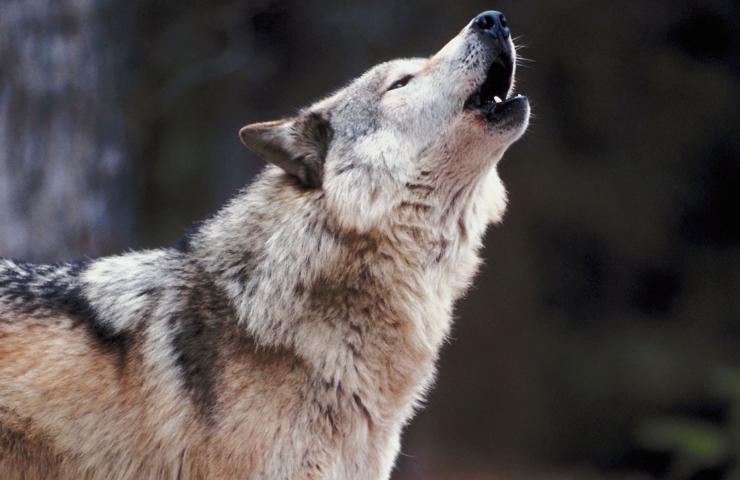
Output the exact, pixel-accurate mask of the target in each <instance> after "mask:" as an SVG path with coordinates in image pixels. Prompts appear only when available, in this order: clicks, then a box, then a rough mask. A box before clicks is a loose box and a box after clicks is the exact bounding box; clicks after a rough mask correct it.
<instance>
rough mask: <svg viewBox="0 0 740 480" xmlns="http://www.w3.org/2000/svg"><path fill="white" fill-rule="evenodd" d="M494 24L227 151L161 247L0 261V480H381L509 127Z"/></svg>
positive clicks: (510, 61)
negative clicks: (206, 209) (233, 174)
mask: <svg viewBox="0 0 740 480" xmlns="http://www.w3.org/2000/svg"><path fill="white" fill-rule="evenodd" d="M515 65H516V54H515V49H514V44H513V42H512V39H511V35H510V31H509V27H508V25H507V22H506V19H505V17H504V16H503V15H502V14H501V13H499V12H493V11H489V12H484V13H481V14H480V15H478V16H476V17H475V18H474V19H473V20H472V21H471V22H470V23H469V24H468V25H466V26H465V28H463V30H462V31H461V32H460V33H459V34H458V35H457V36H456V37H454V38H453V39H452V40H451V41H450V42H449V43H448V44H447V45H446V46H444V48H442V50H440V51H439V52H438V53H436V54H435V55H434V56H432V57H430V58H413V59H402V60H395V61H391V62H387V63H383V64H381V65H378V66H376V67H374V68H372V69H371V70H369V71H368V72H367V73H365V74H364V75H362V76H361V77H359V78H358V79H356V80H354V81H353V82H352V83H350V84H349V85H348V86H346V87H345V88H343V89H341V90H339V91H338V92H337V93H335V94H333V95H331V96H330V97H328V98H326V99H324V100H321V101H319V102H317V103H315V104H313V105H312V106H310V107H308V108H306V109H304V110H301V111H300V113H298V114H297V115H296V116H294V117H291V118H286V119H282V120H277V121H272V122H265V123H257V124H252V125H248V126H246V127H244V128H243V129H242V130H241V131H240V136H241V139H242V141H243V142H244V143H245V144H246V146H247V147H249V148H250V149H252V150H253V151H255V152H256V153H257V154H258V155H260V156H261V157H262V158H263V159H264V160H266V161H267V162H268V163H269V165H268V166H267V167H266V169H265V170H264V172H262V173H261V174H260V176H259V177H258V178H257V179H256V180H255V182H254V183H253V184H252V185H251V186H249V187H248V188H246V189H245V190H244V191H243V192H241V193H240V194H238V195H237V196H236V198H234V199H233V200H232V201H231V202H230V203H229V204H228V205H226V206H225V207H224V208H223V209H222V210H221V211H219V212H218V213H217V214H215V215H214V216H213V217H212V218H210V219H209V220H207V221H205V222H203V223H202V224H201V225H200V226H199V227H197V228H196V229H195V230H194V231H192V232H191V233H190V234H188V235H187V236H186V237H185V238H184V239H183V240H182V241H181V242H180V243H179V244H178V245H177V247H175V248H163V249H158V250H150V251H142V252H133V253H126V254H124V255H119V256H113V257H107V258H101V259H98V260H84V261H81V262H77V263H57V264H53V265H33V264H29V263H22V262H15V261H11V260H4V259H0V478H2V479H15V478H24V479H50V478H64V479H75V480H76V479H106V480H109V479H160V478H163V479H164V478H167V479H175V478H177V479H180V478H192V479H198V478H203V479H215V478H224V479H234V478H249V479H358V480H362V479H373V480H375V479H386V478H388V477H389V476H390V473H391V469H392V467H393V463H394V460H395V457H396V455H397V453H398V450H399V445H400V435H401V430H402V428H403V426H404V424H405V423H406V422H407V421H408V420H409V419H410V418H411V415H412V413H413V412H414V409H415V407H416V406H417V405H418V404H419V401H420V400H421V398H422V396H423V395H424V392H425V390H426V389H427V388H428V387H429V386H430V384H431V382H432V379H433V377H434V365H435V361H436V358H437V354H438V351H439V348H440V345H441V344H442V342H443V341H444V339H445V336H446V335H447V333H448V331H449V328H450V322H451V312H452V307H453V303H454V301H455V300H456V299H457V298H459V297H460V296H461V295H462V294H463V292H464V291H465V289H466V288H467V287H468V285H469V284H470V281H471V279H472V277H473V275H474V273H475V271H476V268H477V265H478V263H479V259H478V255H477V251H478V249H479V248H480V246H481V241H482V236H483V233H484V230H485V229H486V227H487V225H488V224H489V223H491V222H498V221H499V220H500V219H501V217H502V215H503V212H504V209H505V206H506V192H505V190H504V187H503V185H502V184H501V180H500V179H499V177H498V175H497V172H496V166H497V163H498V161H499V160H500V159H501V157H502V155H503V154H504V152H505V151H506V149H507V148H508V147H509V146H510V145H511V144H512V143H513V142H514V141H516V140H517V139H518V138H519V137H520V136H521V135H522V133H523V132H524V131H525V129H526V127H527V124H528V119H529V104H528V101H527V99H526V98H525V97H523V96H521V95H516V96H515V95H513V94H512V89H513V86H512V85H513V79H514V70H515Z"/></svg>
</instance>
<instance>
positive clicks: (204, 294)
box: [170, 278, 234, 422]
mask: <svg viewBox="0 0 740 480" xmlns="http://www.w3.org/2000/svg"><path fill="white" fill-rule="evenodd" d="M198 280H199V281H198V282H197V284H196V286H195V287H194V288H192V289H191V290H190V291H189V292H187V295H188V300H187V305H186V306H185V308H184V310H183V311H180V312H177V313H174V314H173V315H172V317H170V325H171V326H172V327H173V328H174V330H175V335H174V338H173V340H172V346H173V348H174V351H175V355H176V361H177V365H178V367H179V368H180V372H181V376H182V381H183V386H184V388H185V390H187V392H188V394H189V395H190V397H191V399H192V401H193V404H194V405H195V407H196V409H197V411H198V413H199V414H200V415H201V416H202V417H203V418H205V419H206V421H207V422H211V421H212V418H213V414H214V406H215V405H216V400H217V395H216V383H217V375H218V370H219V368H218V363H219V355H218V350H219V347H220V344H221V343H222V342H223V341H224V335H223V332H224V330H223V326H224V324H225V323H226V322H228V321H229V320H228V319H229V318H233V316H234V315H233V312H232V310H231V307H230V305H229V303H228V300H227V299H226V297H225V296H224V295H223V294H222V293H221V292H220V291H219V290H218V288H217V287H216V286H215V285H214V284H212V283H210V282H209V281H207V280H203V279H202V278H201V279H198Z"/></svg>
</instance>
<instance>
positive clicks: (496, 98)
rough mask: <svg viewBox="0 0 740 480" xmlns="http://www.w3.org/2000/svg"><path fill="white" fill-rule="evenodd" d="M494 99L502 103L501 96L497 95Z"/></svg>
mask: <svg viewBox="0 0 740 480" xmlns="http://www.w3.org/2000/svg"><path fill="white" fill-rule="evenodd" d="M493 101H494V102H496V103H501V98H500V97H499V96H498V95H496V96H495V97H493Z"/></svg>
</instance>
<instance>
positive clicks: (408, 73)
mask: <svg viewBox="0 0 740 480" xmlns="http://www.w3.org/2000/svg"><path fill="white" fill-rule="evenodd" d="M515 67H516V53H515V48H514V44H513V41H512V39H511V35H510V31H509V27H508V25H507V22H506V19H505V17H504V16H503V15H502V14H501V13H499V12H493V11H490V12H484V13H481V14H480V15H478V16H477V17H475V18H474V19H473V20H472V21H471V22H470V23H469V24H468V25H466V26H465V28H463V30H462V31H461V32H460V33H459V34H458V35H457V36H456V37H454V38H453V39H452V40H451V41H450V42H449V43H448V44H447V45H445V46H444V47H443V48H442V49H441V50H440V51H439V52H437V53H436V54H435V55H433V56H432V57H430V58H413V59H401V60H395V61H390V62H387V63H383V64H380V65H377V66H376V67H374V68H372V69H370V70H369V71H367V72H366V73H365V74H363V75H362V76H361V77H359V78H357V79H356V80H354V81H353V82H352V83H350V84H349V85H347V86H346V87H344V88H343V89H341V90H339V91H338V92H336V93H335V94H333V95H331V96H330V97H328V98H326V99H324V100H321V101H319V102H317V103H315V104H314V105H312V106H310V107H308V108H306V109H304V110H302V111H301V112H300V113H299V114H298V115H297V116H295V117H293V118H287V119H283V120H277V121H273V122H264V123H256V124H252V125H247V126H246V127H244V128H242V130H241V131H240V136H241V138H242V141H243V142H244V143H245V144H246V145H247V146H248V147H249V148H250V149H252V150H254V151H255V152H256V153H257V154H259V155H260V156H261V157H263V158H264V159H265V160H267V161H268V162H270V163H272V164H274V165H277V166H278V167H281V168H282V169H283V170H285V172H287V174H288V175H284V180H285V188H294V189H295V188H299V189H303V190H309V191H310V190H312V189H313V190H316V191H317V192H318V191H321V192H322V193H323V197H324V198H325V199H326V202H327V205H328V207H329V210H330V211H331V213H333V214H334V215H335V217H336V219H337V221H338V223H339V224H340V225H342V226H345V227H349V228H353V229H357V230H360V231H364V230H367V229H369V228H372V227H374V226H376V225H378V224H379V223H382V222H383V221H384V219H386V218H388V214H389V213H390V212H391V211H392V210H393V209H394V208H395V207H397V206H398V204H399V203H400V202H408V201H410V200H412V199H415V200H420V199H421V198H422V197H423V199H424V201H425V203H424V205H426V206H428V207H429V209H430V210H434V209H438V210H439V211H442V210H445V209H447V210H449V208H446V207H445V205H449V203H450V202H452V201H453V200H454V201H458V202H459V201H460V199H461V198H463V197H464V198H465V199H467V200H468V202H467V203H469V202H470V200H471V199H472V198H473V197H476V196H480V192H479V190H481V188H482V187H481V186H485V184H486V179H487V178H489V177H491V176H495V178H496V180H498V177H497V176H496V175H495V165H496V163H497V162H498V160H499V159H500V158H501V156H502V155H503V153H504V152H505V151H506V149H507V148H508V147H509V146H510V145H511V144H512V143H513V142H514V141H516V140H517V139H518V138H519V137H520V136H521V135H522V134H523V133H524V131H525V129H526V127H527V124H528V120H529V103H528V101H527V98H526V97H523V96H521V95H517V96H512V89H513V83H514V71H515ZM497 185H499V184H497ZM476 192H478V195H476ZM499 193H500V195H499V196H501V197H503V196H504V195H505V193H504V190H503V188H500V189H499ZM494 201H495V199H494ZM504 201H505V200H504V199H503V198H501V199H499V203H504ZM417 204H418V202H417ZM425 208H426V207H425Z"/></svg>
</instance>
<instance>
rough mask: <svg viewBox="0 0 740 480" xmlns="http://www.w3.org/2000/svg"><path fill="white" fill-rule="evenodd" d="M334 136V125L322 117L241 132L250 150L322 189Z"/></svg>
mask: <svg viewBox="0 0 740 480" xmlns="http://www.w3.org/2000/svg"><path fill="white" fill-rule="evenodd" d="M332 134H333V131H332V128H331V124H330V123H329V121H328V120H327V119H326V118H324V117H323V116H322V115H321V114H319V113H307V114H303V115H299V116H297V117H294V118H289V119H285V120H276V121H274V122H261V123H253V124H251V125H247V126H246V127H243V128H242V129H241V130H239V136H240V137H241V139H242V142H243V143H244V145H246V146H247V147H249V149H250V150H252V151H253V152H254V153H256V154H257V155H259V156H260V157H262V159H263V160H265V161H267V162H270V163H272V164H274V165H277V166H278V167H280V168H282V169H283V170H285V171H286V172H288V173H289V174H290V175H292V176H294V177H296V178H297V179H298V181H299V182H300V183H301V184H302V185H304V186H306V187H314V188H318V187H321V184H322V181H323V178H324V161H325V160H326V152H327V150H328V149H329V143H330V142H331V138H332Z"/></svg>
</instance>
